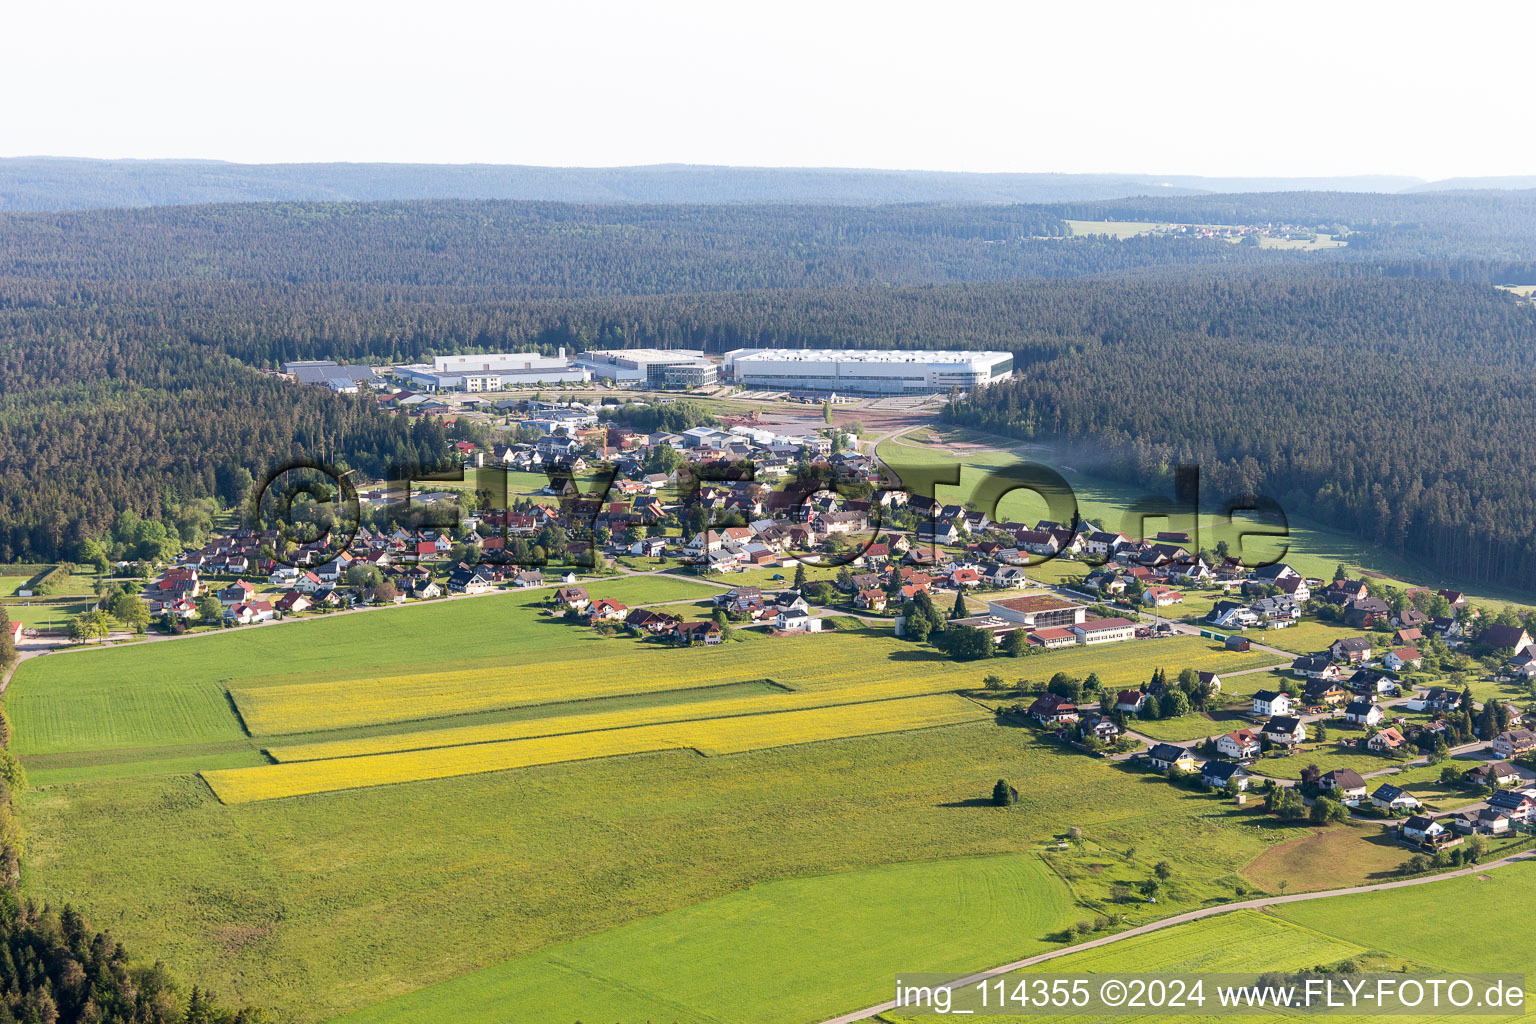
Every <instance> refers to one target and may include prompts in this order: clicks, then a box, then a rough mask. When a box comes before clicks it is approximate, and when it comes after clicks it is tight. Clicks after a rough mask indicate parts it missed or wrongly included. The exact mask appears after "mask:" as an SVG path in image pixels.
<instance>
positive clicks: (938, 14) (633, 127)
mask: <svg viewBox="0 0 1536 1024" xmlns="http://www.w3.org/2000/svg"><path fill="white" fill-rule="evenodd" d="M1533 38H1536V5H1529V4H1521V3H1516V2H1511V3H1502V2H1489V3H1478V4H1475V5H1465V4H1464V5H1447V4H1443V3H1441V4H1435V5H1430V4H1427V3H1417V2H1404V0H1393V2H1390V3H1383V2H1375V0H1330V2H1328V3H1317V2H1313V0H1285V2H1274V0H1247V2H1241V3H1234V2H1231V0H1225V2H1221V3H1189V2H1164V3H1147V2H1139V3H1119V2H1096V3H1074V2H1061V0H1056V2H1051V3H1039V2H1033V0H1016V2H1012V3H964V2H953V0H952V2H949V3H939V2H933V0H929V2H925V3H920V4H919V3H905V2H897V0H882V2H878V3H865V2H862V0H861V2H843V0H816V2H802V0H774V2H771V3H740V2H735V3H733V2H730V0H713V2H694V0H678V2H672V0H653V2H651V3H639V2H627V3H617V2H598V0H540V2H536V3H528V2H523V0H505V2H488V3H478V2H463V0H447V2H444V0H427V2H420V0H418V2H413V3H409V4H405V3H394V2H391V0H373V2H367V3H362V2H357V0H305V2H292V0H262V2H261V3H251V2H249V0H225V2H209V0H196V2H190V0H140V2H138V3H131V4H130V3H123V2H122V0H44V2H28V0H12V2H11V3H7V4H5V5H3V6H0V95H3V96H4V97H5V98H6V99H5V100H4V102H3V103H0V156H22V155H55V156H94V157H133V158H150V157H196V158H207V159H221V160H233V161H241V162H253V163H272V162H288V161H331V160H341V161H398V162H413V163H515V164H542V165H555V166H616V165H633V164H652V163H694V164H731V165H748V166H815V167H883V168H902V169H925V170H953V171H1057V172H1073V173H1076V172H1100V171H1102V172H1111V171H1113V172H1135V173H1151V174H1205V175H1223V176H1225V175H1232V176H1322V175H1348V174H1371V173H1380V174H1402V175H1411V176H1417V177H1422V178H1428V179H1435V178H1445V177H1452V176H1468V175H1504V174H1536V144H1533V143H1532V141H1531V135H1530V131H1529V127H1528V126H1527V125H1525V124H1523V123H1522V122H1524V121H1526V120H1528V118H1529V116H1530V114H1529V110H1528V109H1527V107H1526V101H1527V100H1528V99H1529V96H1530V89H1529V82H1528V79H1527V77H1526V76H1525V75H1524V74H1522V72H1523V71H1524V69H1525V68H1526V67H1527V66H1528V65H1529V54H1530V47H1531V45H1532V39H1533Z"/></svg>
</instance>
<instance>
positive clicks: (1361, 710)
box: [1344, 699, 1386, 726]
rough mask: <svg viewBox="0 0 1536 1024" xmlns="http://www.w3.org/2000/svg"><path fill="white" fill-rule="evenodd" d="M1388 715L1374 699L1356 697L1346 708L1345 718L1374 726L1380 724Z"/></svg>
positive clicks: (1348, 720) (1363, 724) (1359, 723)
mask: <svg viewBox="0 0 1536 1024" xmlns="http://www.w3.org/2000/svg"><path fill="white" fill-rule="evenodd" d="M1385 717H1386V714H1385V712H1383V711H1382V710H1381V705H1380V704H1377V703H1376V702H1375V701H1372V700H1365V699H1356V700H1352V701H1350V702H1349V704H1348V705H1347V706H1346V707H1345V708H1344V720H1345V721H1346V722H1353V723H1355V724H1356V725H1362V726H1373V725H1380V724H1381V720H1382V719H1383V718H1385Z"/></svg>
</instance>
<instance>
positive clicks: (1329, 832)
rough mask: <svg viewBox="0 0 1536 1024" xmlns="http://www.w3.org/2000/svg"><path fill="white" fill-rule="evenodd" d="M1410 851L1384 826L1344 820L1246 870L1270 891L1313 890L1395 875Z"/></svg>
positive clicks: (1257, 860) (1266, 854)
mask: <svg viewBox="0 0 1536 1024" xmlns="http://www.w3.org/2000/svg"><path fill="white" fill-rule="evenodd" d="M1409 855H1410V851H1408V850H1405V849H1404V848H1403V847H1402V846H1401V845H1399V844H1398V843H1397V842H1395V841H1394V840H1393V839H1392V837H1391V836H1390V835H1388V834H1387V832H1386V830H1385V828H1384V827H1383V826H1382V825H1380V824H1340V825H1331V826H1329V827H1328V828H1325V829H1313V830H1310V831H1309V833H1308V834H1305V835H1302V836H1298V837H1297V838H1295V839H1290V840H1287V841H1286V842H1283V843H1281V844H1280V845H1279V846H1272V847H1270V848H1269V849H1268V850H1265V851H1264V852H1263V853H1261V854H1259V855H1258V856H1257V857H1255V858H1254V859H1253V860H1252V861H1251V862H1250V863H1249V864H1248V865H1247V866H1246V867H1244V868H1243V877H1245V878H1247V879H1249V880H1251V881H1252V882H1253V883H1254V884H1255V885H1257V886H1258V887H1259V888H1261V889H1264V890H1266V891H1268V892H1279V891H1281V885H1282V883H1284V884H1285V891H1286V892H1312V891H1315V890H1318V889H1338V888H1341V887H1344V886H1351V885H1369V884H1371V883H1373V882H1382V881H1387V880H1389V879H1391V878H1392V877H1394V876H1395V875H1396V874H1397V872H1398V869H1399V868H1401V867H1402V865H1403V862H1404V861H1406V860H1407V859H1408V857H1409Z"/></svg>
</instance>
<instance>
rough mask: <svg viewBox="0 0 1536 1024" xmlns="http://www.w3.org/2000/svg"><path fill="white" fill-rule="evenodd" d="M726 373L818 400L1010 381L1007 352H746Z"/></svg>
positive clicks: (731, 359) (757, 386)
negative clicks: (818, 396) (832, 395)
mask: <svg viewBox="0 0 1536 1024" xmlns="http://www.w3.org/2000/svg"><path fill="white" fill-rule="evenodd" d="M725 370H726V372H727V374H728V375H729V376H730V377H731V379H732V380H734V382H735V383H736V384H737V385H739V386H741V387H744V388H748V389H751V390H765V391H790V392H802V393H813V394H830V393H837V394H851V395H934V394H945V393H947V392H948V391H949V390H950V389H951V388H959V389H960V390H961V391H969V390H970V389H971V388H974V387H978V386H980V385H982V384H993V383H996V382H997V381H1000V380H1007V379H1008V378H1009V377H1010V376H1012V374H1013V356H1012V355H1011V354H1009V353H1007V352H939V351H926V350H910V351H908V350H900V351H893V350H885V349H862V350H861V349H778V348H774V349H769V348H758V349H752V348H743V349H736V350H735V351H733V352H727V353H726V354H725Z"/></svg>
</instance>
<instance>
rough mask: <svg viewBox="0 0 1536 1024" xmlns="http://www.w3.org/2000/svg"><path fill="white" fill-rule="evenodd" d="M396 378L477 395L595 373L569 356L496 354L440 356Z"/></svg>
mask: <svg viewBox="0 0 1536 1024" xmlns="http://www.w3.org/2000/svg"><path fill="white" fill-rule="evenodd" d="M395 375H396V376H398V377H403V378H405V379H406V380H409V381H410V382H411V383H412V384H413V385H414V386H416V387H420V388H424V389H426V390H429V391H466V392H469V393H470V394H477V393H482V392H486V391H500V390H502V389H503V388H508V387H516V386H518V385H520V384H532V385H539V384H566V383H576V384H580V383H585V382H586V381H589V380H591V379H592V374H591V373H589V372H588V371H587V370H585V369H583V368H582V367H580V366H577V365H575V364H574V363H572V362H571V361H570V360H569V359H567V358H566V356H565V349H563V348H562V349H560V351H559V353H558V354H556V355H553V356H546V355H541V354H540V353H538V352H492V353H485V354H479V355H464V356H438V357H436V358H435V359H433V360H432V364H431V365H430V366H428V365H427V364H425V363H413V364H411V365H409V366H397V367H395Z"/></svg>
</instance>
